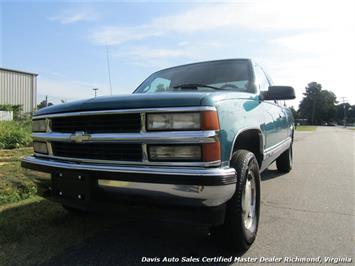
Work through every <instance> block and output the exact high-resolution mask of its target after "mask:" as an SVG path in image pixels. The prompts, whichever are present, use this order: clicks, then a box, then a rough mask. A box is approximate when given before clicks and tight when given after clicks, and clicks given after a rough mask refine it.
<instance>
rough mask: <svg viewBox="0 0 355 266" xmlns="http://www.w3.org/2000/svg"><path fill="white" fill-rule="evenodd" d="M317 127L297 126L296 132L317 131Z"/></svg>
mask: <svg viewBox="0 0 355 266" xmlns="http://www.w3.org/2000/svg"><path fill="white" fill-rule="evenodd" d="M316 129H317V127H316V126H297V127H296V131H315V130H316Z"/></svg>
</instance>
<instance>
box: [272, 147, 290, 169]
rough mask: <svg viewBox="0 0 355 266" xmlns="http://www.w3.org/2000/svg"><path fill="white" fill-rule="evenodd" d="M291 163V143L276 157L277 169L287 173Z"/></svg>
mask: <svg viewBox="0 0 355 266" xmlns="http://www.w3.org/2000/svg"><path fill="white" fill-rule="evenodd" d="M292 164H293V154H292V143H291V146H290V148H288V149H287V150H286V151H284V152H283V153H282V154H281V155H280V156H279V158H277V159H276V167H277V170H278V171H279V172H281V173H288V172H290V171H291V169H292Z"/></svg>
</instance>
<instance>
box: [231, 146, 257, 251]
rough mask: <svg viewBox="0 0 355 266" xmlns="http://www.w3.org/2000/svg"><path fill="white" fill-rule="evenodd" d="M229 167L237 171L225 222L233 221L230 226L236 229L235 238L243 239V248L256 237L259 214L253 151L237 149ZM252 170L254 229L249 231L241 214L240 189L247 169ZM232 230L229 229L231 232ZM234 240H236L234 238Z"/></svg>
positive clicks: (244, 181) (255, 161)
mask: <svg viewBox="0 0 355 266" xmlns="http://www.w3.org/2000/svg"><path fill="white" fill-rule="evenodd" d="M231 167H233V168H235V170H236V172H237V184H236V191H235V193H234V195H233V197H232V199H231V200H230V202H229V204H228V211H227V214H228V213H229V217H228V219H227V221H226V222H229V223H231V222H233V223H234V224H230V227H234V228H233V229H234V230H236V236H237V238H242V239H239V241H240V240H242V241H244V243H243V245H244V247H245V248H247V247H249V245H250V244H251V243H253V241H254V240H255V238H256V234H257V231H258V224H259V216H260V173H259V166H258V162H257V160H256V158H255V156H254V154H253V153H251V152H248V151H245V150H239V151H236V152H235V153H234V154H233V157H232V160H231ZM249 169H250V170H251V171H253V174H254V178H255V189H256V207H255V230H254V231H253V232H250V231H249V230H248V229H246V228H245V225H244V221H243V214H242V194H243V193H242V191H243V189H244V187H245V184H246V179H247V173H248V170H249ZM232 231H233V230H231V232H232ZM235 241H238V240H237V239H235Z"/></svg>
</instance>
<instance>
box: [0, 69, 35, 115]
mask: <svg viewBox="0 0 355 266" xmlns="http://www.w3.org/2000/svg"><path fill="white" fill-rule="evenodd" d="M37 76H38V74H35V73H29V72H25V71H21V70H14V69H7V68H1V67H0V105H2V104H11V105H22V106H23V112H24V113H29V112H33V111H34V109H35V108H36V104H37Z"/></svg>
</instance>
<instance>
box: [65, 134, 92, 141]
mask: <svg viewBox="0 0 355 266" xmlns="http://www.w3.org/2000/svg"><path fill="white" fill-rule="evenodd" d="M69 139H70V140H71V141H72V142H76V143H81V142H83V141H87V140H90V139H91V135H90V134H86V133H85V132H83V131H78V132H75V133H74V134H72V135H71V136H70V137H69Z"/></svg>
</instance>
